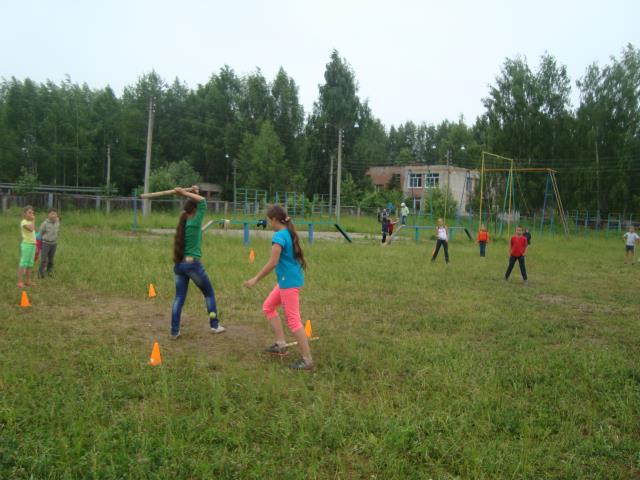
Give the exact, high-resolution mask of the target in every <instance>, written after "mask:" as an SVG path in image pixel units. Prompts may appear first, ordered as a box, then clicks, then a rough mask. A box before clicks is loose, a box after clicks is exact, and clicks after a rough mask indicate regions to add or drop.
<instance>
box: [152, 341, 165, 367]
mask: <svg viewBox="0 0 640 480" xmlns="http://www.w3.org/2000/svg"><path fill="white" fill-rule="evenodd" d="M160 364H162V357H161V356H160V345H159V344H158V342H154V343H153V350H151V357H149V365H153V366H156V365H160Z"/></svg>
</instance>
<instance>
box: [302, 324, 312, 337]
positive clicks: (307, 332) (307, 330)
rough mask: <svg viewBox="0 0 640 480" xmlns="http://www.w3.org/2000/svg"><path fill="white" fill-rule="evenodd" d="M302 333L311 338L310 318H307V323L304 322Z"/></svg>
mask: <svg viewBox="0 0 640 480" xmlns="http://www.w3.org/2000/svg"><path fill="white" fill-rule="evenodd" d="M304 333H306V334H307V338H311V333H312V330H311V320H307V323H305V324H304Z"/></svg>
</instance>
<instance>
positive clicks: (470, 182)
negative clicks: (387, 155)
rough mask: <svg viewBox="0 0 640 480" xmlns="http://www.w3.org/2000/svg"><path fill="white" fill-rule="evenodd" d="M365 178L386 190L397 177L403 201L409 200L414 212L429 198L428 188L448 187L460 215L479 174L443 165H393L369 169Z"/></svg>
mask: <svg viewBox="0 0 640 480" xmlns="http://www.w3.org/2000/svg"><path fill="white" fill-rule="evenodd" d="M367 175H369V176H370V177H371V180H372V181H373V184H374V185H375V186H376V188H379V189H385V188H387V186H388V185H389V182H391V180H392V178H393V176H394V175H398V176H399V177H398V179H399V183H400V188H401V189H402V193H403V195H404V197H405V198H412V199H413V205H411V204H410V205H408V206H409V207H412V208H413V209H414V210H420V209H421V208H424V206H425V202H424V199H428V198H429V189H430V188H440V187H442V188H443V189H444V188H446V187H447V185H449V188H450V189H451V195H452V196H453V198H454V200H455V201H456V202H458V208H459V209H460V210H461V211H466V210H467V205H468V204H469V203H470V202H471V199H472V198H473V194H474V189H475V188H476V183H477V181H479V180H480V172H479V171H478V170H469V169H466V168H460V167H453V166H451V167H447V166H446V165H393V166H384V167H369V169H368V170H367Z"/></svg>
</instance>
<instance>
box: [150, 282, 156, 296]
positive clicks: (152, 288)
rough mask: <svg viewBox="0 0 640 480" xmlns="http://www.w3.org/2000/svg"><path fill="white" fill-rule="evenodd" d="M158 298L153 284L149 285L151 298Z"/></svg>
mask: <svg viewBox="0 0 640 480" xmlns="http://www.w3.org/2000/svg"><path fill="white" fill-rule="evenodd" d="M155 296H156V287H154V286H153V283H150V284H149V298H155Z"/></svg>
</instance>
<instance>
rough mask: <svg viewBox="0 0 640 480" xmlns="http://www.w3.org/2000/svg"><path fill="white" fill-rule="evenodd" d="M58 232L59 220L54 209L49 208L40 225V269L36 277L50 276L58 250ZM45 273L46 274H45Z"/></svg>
mask: <svg viewBox="0 0 640 480" xmlns="http://www.w3.org/2000/svg"><path fill="white" fill-rule="evenodd" d="M59 231H60V218H59V217H58V212H57V210H56V209H55V208H50V209H49V211H48V212H47V218H46V219H45V221H44V222H42V224H40V230H39V231H38V233H40V237H41V239H42V252H41V255H40V268H38V277H40V278H43V277H44V276H45V273H46V275H51V272H52V271H53V259H54V257H55V256H56V249H57V248H58V233H59ZM45 271H46V272H45Z"/></svg>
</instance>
